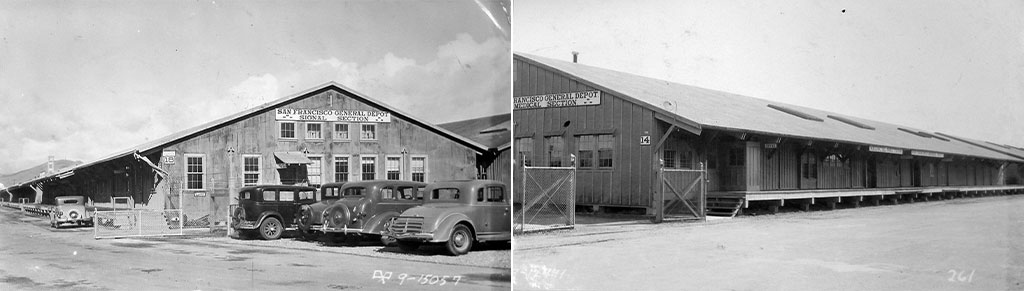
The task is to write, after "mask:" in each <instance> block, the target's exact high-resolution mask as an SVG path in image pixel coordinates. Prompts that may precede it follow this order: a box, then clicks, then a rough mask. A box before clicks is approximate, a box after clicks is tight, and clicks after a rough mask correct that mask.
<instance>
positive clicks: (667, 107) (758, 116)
mask: <svg viewBox="0 0 1024 291" xmlns="http://www.w3.org/2000/svg"><path fill="white" fill-rule="evenodd" d="M515 57H516V59H519V60H523V61H526V62H530V63H533V64H536V65H539V66H542V67H546V68H548V69H551V70H554V71H556V72H561V73H563V74H566V75H569V76H573V77H576V78H577V79H579V81H580V82H583V83H587V84H590V85H592V86H593V87H596V88H599V89H601V90H605V91H609V93H613V94H616V95H620V96H622V97H624V98H626V99H627V100H631V101H632V102H635V103H637V104H640V105H646V106H647V107H648V108H651V109H652V110H654V111H655V112H660V113H662V114H667V115H670V116H676V117H678V118H681V119H684V120H689V121H693V122H696V123H698V124H700V125H701V126H702V127H704V128H717V129H725V130H734V131H742V132H750V133H763V134H770V135H779V136H786V137H796V138H806V139H811V140H824V141H836V142H845V143H854V144H864V145H877V146H886V147H894V148H901V149H912V150H921V151H932V152H939V153H945V154H956V155H964V156H972V157H980V158H989V159H997V160H1011V161H1024V159H1020V158H1016V157H1012V156H1009V155H1006V154H1003V153H999V152H995V151H992V150H989V149H985V148H981V147H978V146H974V145H970V144H967V143H961V142H952V141H946V140H942V139H938V138H930V137H924V136H922V135H920V134H911V133H909V132H905V131H903V130H900V129H899V128H905V129H908V130H911V129H910V128H908V127H905V126H898V125H894V124H889V123H884V122H878V121H873V120H867V119H862V118H857V117H853V116H848V115H844V114H838V113H832V112H827V111H823V110H818V109H813V108H808V107H803V106H797V105H791V104H785V103H781V102H775V101H769V100H765V99H760V98H754V97H748V96H742V95H738V94H732V93H727V92H722V91H716V90H711V89H705V88H700V87H695V86H689V85H683V84H678V83H673V82H669V81H665V80H658V79H653V78H648V77H643V76H637V75H633V74H628V73H623V72H618V71H613V70H608V69H602V68H597V67H591V66H587V65H581V64H577V63H572V62H566V61H559V60H554V59H549V58H544V57H538V56H532V55H527V54H520V53H517V54H515ZM770 105H771V106H773V107H781V108H782V109H779V108H772V107H769V106H770ZM786 111H796V112H795V113H793V112H789V113H787V112H786ZM801 115H807V116H801ZM828 116H835V117H839V118H838V119H847V120H848V121H853V122H856V123H860V124H861V125H866V126H868V127H873V128H874V130H872V129H866V128H863V127H860V126H857V125H854V124H850V123H847V122H844V121H842V120H838V119H837V118H828ZM808 117H810V118H808ZM809 119H814V120H809ZM818 119H820V120H821V121H816V120H818ZM925 133H927V132H925ZM928 134H932V133H928Z"/></svg>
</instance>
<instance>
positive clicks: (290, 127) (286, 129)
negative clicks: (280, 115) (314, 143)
mask: <svg viewBox="0 0 1024 291" xmlns="http://www.w3.org/2000/svg"><path fill="white" fill-rule="evenodd" d="M281 138H295V123H294V122H281Z"/></svg>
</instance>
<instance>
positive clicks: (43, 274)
mask: <svg viewBox="0 0 1024 291" xmlns="http://www.w3.org/2000/svg"><path fill="white" fill-rule="evenodd" d="M92 236H93V232H92V229H91V228H66V229H60V230H54V229H51V228H50V227H49V220H48V219H44V218H41V217H37V216H25V215H23V214H22V213H21V212H20V211H17V210H13V209H8V208H0V290H281V289H288V290H341V289H346V290H347V289H360V290H382V289H387V290H393V289H398V290H423V289H428V290H435V289H442V288H443V289H453V290H463V289H464V290H509V288H510V286H511V282H510V280H511V273H510V272H511V271H510V264H511V263H510V261H511V255H510V250H509V245H508V244H507V243H506V244H504V245H499V244H492V245H481V246H480V247H479V248H475V249H474V251H473V252H471V253H469V254H467V255H464V256H458V257H451V256H446V255H442V254H440V253H439V252H440V251H441V249H440V248H425V249H423V250H420V251H418V252H415V253H403V252H401V251H399V250H398V249H397V248H395V247H383V246H380V245H379V244H377V243H375V242H372V241H366V242H363V243H360V244H354V245H342V244H330V243H328V244H325V243H317V242H306V241H299V240H295V239H291V238H285V239H281V240H276V241H262V240H238V239H232V238H227V237H223V236H219V237H188V238H180V237H178V238H148V239H102V240H94V239H93V238H92ZM424 275H428V276H426V277H425V278H426V279H423V278H424ZM429 275H436V277H434V276H429ZM444 276H448V277H444ZM456 277H457V278H456ZM435 278H436V279H435ZM442 279H444V286H441V284H442ZM456 281H458V283H457V284H456ZM421 283H422V284H421Z"/></svg>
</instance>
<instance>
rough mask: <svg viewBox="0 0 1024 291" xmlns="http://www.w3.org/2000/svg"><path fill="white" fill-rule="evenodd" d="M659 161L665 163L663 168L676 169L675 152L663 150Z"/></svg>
mask: <svg viewBox="0 0 1024 291" xmlns="http://www.w3.org/2000/svg"><path fill="white" fill-rule="evenodd" d="M661 160H662V161H664V162H665V168H668V169H673V168H675V167H676V151H673V150H665V152H664V153H663V155H662V157H661Z"/></svg>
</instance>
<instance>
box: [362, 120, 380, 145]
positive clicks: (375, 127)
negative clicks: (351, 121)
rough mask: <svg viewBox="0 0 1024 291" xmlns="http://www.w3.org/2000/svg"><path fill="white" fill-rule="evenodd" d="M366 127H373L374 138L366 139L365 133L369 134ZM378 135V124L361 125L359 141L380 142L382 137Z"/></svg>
mask: <svg viewBox="0 0 1024 291" xmlns="http://www.w3.org/2000/svg"><path fill="white" fill-rule="evenodd" d="M366 126H371V127H372V128H373V131H372V132H373V137H372V138H366V137H365V136H364V135H363V133H364V132H367V131H366ZM377 133H378V131H377V124H376V123H360V124H359V140H366V141H376V140H379V139H380V136H379V135H378V134H377Z"/></svg>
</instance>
